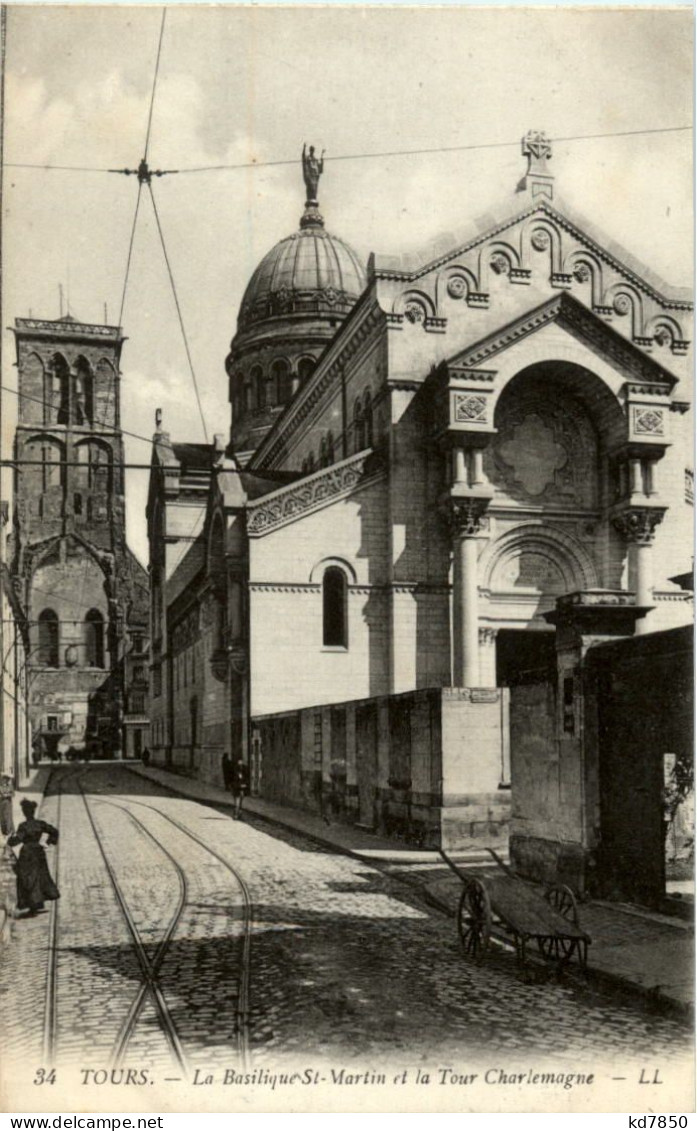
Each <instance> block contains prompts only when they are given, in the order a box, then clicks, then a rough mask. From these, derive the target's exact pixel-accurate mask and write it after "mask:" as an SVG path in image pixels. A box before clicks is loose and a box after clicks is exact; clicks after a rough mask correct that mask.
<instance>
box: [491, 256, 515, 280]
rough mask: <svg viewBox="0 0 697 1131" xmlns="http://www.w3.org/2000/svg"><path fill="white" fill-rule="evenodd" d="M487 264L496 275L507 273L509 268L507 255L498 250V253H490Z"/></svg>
mask: <svg viewBox="0 0 697 1131" xmlns="http://www.w3.org/2000/svg"><path fill="white" fill-rule="evenodd" d="M489 266H490V267H491V270H492V271H493V272H494V274H496V275H508V273H509V271H510V269H511V265H510V263H509V261H508V257H507V256H505V255H503V254H502V253H501V252H498V254H496V255H492V257H491V262H490V264H489Z"/></svg>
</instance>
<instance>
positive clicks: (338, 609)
mask: <svg viewBox="0 0 697 1131" xmlns="http://www.w3.org/2000/svg"><path fill="white" fill-rule="evenodd" d="M347 592H348V590H347V585H346V574H345V573H344V571H343V570H341V569H339V568H338V566H329V568H328V569H326V570H325V571H324V577H323V578H322V643H323V644H324V646H325V648H348V616H347V613H348V609H347V600H346V598H347Z"/></svg>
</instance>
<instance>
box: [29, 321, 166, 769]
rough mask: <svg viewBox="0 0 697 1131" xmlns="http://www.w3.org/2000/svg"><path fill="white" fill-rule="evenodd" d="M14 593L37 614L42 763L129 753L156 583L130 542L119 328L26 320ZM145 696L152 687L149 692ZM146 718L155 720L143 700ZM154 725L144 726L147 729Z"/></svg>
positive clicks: (33, 684) (33, 661) (35, 686)
mask: <svg viewBox="0 0 697 1131" xmlns="http://www.w3.org/2000/svg"><path fill="white" fill-rule="evenodd" d="M14 333H15V338H16V343H17V367H18V381H19V415H18V422H17V430H16V434H15V444H14V458H15V460H16V461H17V474H16V479H15V495H14V535H13V539H12V546H11V550H10V561H11V571H12V575H13V578H14V584H15V587H16V590H17V592H18V594H19V596H20V600H21V602H22V605H23V607H24V608H25V609H26V611H27V617H28V621H29V631H30V647H29V654H28V656H27V676H28V685H29V717H30V723H31V731H32V744H33V748H34V752H35V754H36V755H46V756H49V757H57V756H59V757H60V756H62V755H63V754H65V753H67V752H68V751H69V750H70V749H71V748H72V750H73V751H76V752H82V751H87V752H88V753H89V754H90V755H92V756H98V757H107V756H116V757H118V756H121V754H122V752H123V743H124V726H123V724H124V665H125V657H126V654H127V651H128V645H127V641H128V634H129V632H130V631H134V632H135V631H140V632H142V633H145V632H146V631H147V603H148V600H147V576H146V573H145V571H144V569H143V568H142V566H141V565H140V564H139V563H138V562H137V561H136V559H135V558H134V556H133V555H132V554H131V552H130V550H129V549H128V547H127V545H126V540H125V516H124V473H123V441H122V435H121V427H120V380H121V374H120V370H119V362H120V355H121V347H122V344H123V340H124V339H123V337H122V334H121V331H120V329H119V328H117V327H114V326H101V325H88V324H84V323H80V322H76V321H75V320H74V319H73V318H71V317H70V316H66V317H65V318H62V319H58V320H57V321H47V320H40V319H33V318H18V319H16V321H15V326H14ZM142 690H143V692H144V694H145V693H146V692H147V688H146V687H145V685H143V687H142ZM142 707H143V709H142V711H141V712H140V713H139V717H140V718H142V719H143V720H147V713H148V712H147V704H146V702H143V705H142ZM143 725H144V726H145V725H146V723H145V722H144V723H143Z"/></svg>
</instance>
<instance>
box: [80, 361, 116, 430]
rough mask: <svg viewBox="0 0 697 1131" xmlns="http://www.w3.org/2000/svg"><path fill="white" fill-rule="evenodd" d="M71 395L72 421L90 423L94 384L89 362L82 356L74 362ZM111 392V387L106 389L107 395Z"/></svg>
mask: <svg viewBox="0 0 697 1131" xmlns="http://www.w3.org/2000/svg"><path fill="white" fill-rule="evenodd" d="M73 388H74V395H73V413H72V417H73V422H74V423H75V424H91V423H92V419H93V395H94V385H93V380H92V371H91V369H90V366H89V362H87V361H85V359H84V357H79V358H78V359H77V361H76V363H75V378H74V385H73ZM110 394H113V389H107V395H108V396H109V395H110Z"/></svg>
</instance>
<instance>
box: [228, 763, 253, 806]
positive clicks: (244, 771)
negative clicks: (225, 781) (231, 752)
mask: <svg viewBox="0 0 697 1131" xmlns="http://www.w3.org/2000/svg"><path fill="white" fill-rule="evenodd" d="M229 773H230V786H229V789H230V793H231V794H232V797H233V800H234V802H235V813H234V816H235V820H236V821H239V819H240V817H241V816H242V802H243V801H244V796H245V794H246V793H248V792H249V770H248V768H247V765H246V763H245V762H243V761H242V759H241V758H240V756H239V754H238V755H237V756H236V757H235V759H234V761H233V762H232V767H231V770H230V771H229Z"/></svg>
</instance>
